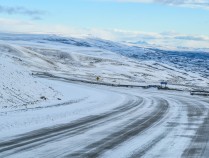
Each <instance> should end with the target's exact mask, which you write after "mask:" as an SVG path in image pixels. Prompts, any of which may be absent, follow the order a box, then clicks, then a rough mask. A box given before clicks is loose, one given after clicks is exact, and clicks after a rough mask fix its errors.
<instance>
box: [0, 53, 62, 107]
mask: <svg viewBox="0 0 209 158" xmlns="http://www.w3.org/2000/svg"><path fill="white" fill-rule="evenodd" d="M0 58H1V60H0V76H1V77H0V83H1V84H0V89H1V91H0V109H1V111H7V110H8V109H17V108H23V107H30V106H33V104H35V103H39V102H42V101H44V100H45V98H46V99H55V98H56V97H58V96H59V95H58V92H56V91H55V90H53V89H52V88H51V87H49V86H46V85H43V84H42V83H41V82H39V81H36V80H35V79H34V78H33V77H32V76H31V75H30V72H29V71H26V70H25V69H24V68H23V67H22V66H20V65H17V64H15V63H14V62H13V61H12V60H11V59H9V58H8V57H6V56H3V55H1V56H0Z"/></svg>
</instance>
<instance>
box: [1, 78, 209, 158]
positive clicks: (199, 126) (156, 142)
mask: <svg viewBox="0 0 209 158" xmlns="http://www.w3.org/2000/svg"><path fill="white" fill-rule="evenodd" d="M44 82H49V83H50V84H52V85H53V86H54V87H56V88H57V89H59V90H61V91H62V92H63V93H64V94H65V96H64V99H63V100H62V101H60V103H49V104H47V105H40V106H38V107H30V108H29V107H25V108H24V109H16V110H10V111H3V112H1V113H0V120H1V123H0V133H1V135H0V157H1V158H3V157H8V158H10V157H11V158H39V157H40V158H41V157H44V158H54V157H69V158H71V157H81V158H94V157H105V158H122V157H126V158H129V157H133V158H137V157H148V158H151V157H153V158H156V157H160V158H161V157H164V158H176V157H194V158H197V157H209V144H208V140H209V99H208V98H206V97H196V96H195V97H194V96H190V95H189V94H188V93H185V92H167V91H157V90H154V89H152V90H143V89H140V88H113V87H105V86H98V85H97V86H95V85H84V84H80V85H77V84H72V83H65V82H61V81H44Z"/></svg>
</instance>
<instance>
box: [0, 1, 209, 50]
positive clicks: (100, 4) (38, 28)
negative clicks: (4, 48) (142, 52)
mask: <svg viewBox="0 0 209 158" xmlns="http://www.w3.org/2000/svg"><path fill="white" fill-rule="evenodd" d="M0 32H21V33H53V34H54V33H56V34H63V35H68V36H94V37H99V38H104V39H109V40H116V41H134V42H136V41H139V42H143V43H148V44H155V45H164V46H170V47H195V48H209V0H6V1H5V0H0Z"/></svg>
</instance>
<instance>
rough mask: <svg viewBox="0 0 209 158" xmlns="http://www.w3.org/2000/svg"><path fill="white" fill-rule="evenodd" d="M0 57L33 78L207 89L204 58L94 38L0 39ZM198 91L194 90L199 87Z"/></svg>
mask: <svg viewBox="0 0 209 158" xmlns="http://www.w3.org/2000/svg"><path fill="white" fill-rule="evenodd" d="M0 39H1V47H0V50H2V51H1V52H4V54H7V55H10V56H11V57H12V58H13V59H14V60H15V61H16V62H17V63H18V64H20V65H24V66H26V67H27V68H29V69H30V70H31V71H33V72H34V73H36V72H47V73H51V74H53V75H56V76H65V77H67V78H70V79H74V80H75V79H77V80H87V81H92V82H95V81H96V77H97V76H99V77H100V81H99V82H103V83H111V84H131V85H150V84H151V85H155V84H159V83H160V82H161V81H168V82H169V84H170V85H171V86H173V87H176V86H187V88H188V87H191V86H193V88H197V86H201V87H203V88H205V87H207V86H208V84H209V80H208V73H207V72H208V69H209V67H208V66H209V65H208V63H209V62H208V61H209V53H206V52H177V51H163V50H159V49H153V48H141V47H138V46H130V45H125V44H122V43H116V42H111V41H106V40H101V39H96V38H87V39H86V38H83V39H78V38H66V37H60V36H56V35H24V34H23V35H13V36H12V35H10V34H3V35H2V36H1V37H0ZM198 88H199V87H198Z"/></svg>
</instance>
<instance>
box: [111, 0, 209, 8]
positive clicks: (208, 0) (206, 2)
mask: <svg viewBox="0 0 209 158" xmlns="http://www.w3.org/2000/svg"><path fill="white" fill-rule="evenodd" d="M113 1H116V2H134V3H160V4H165V5H170V6H180V7H190V8H202V9H209V0H113Z"/></svg>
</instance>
